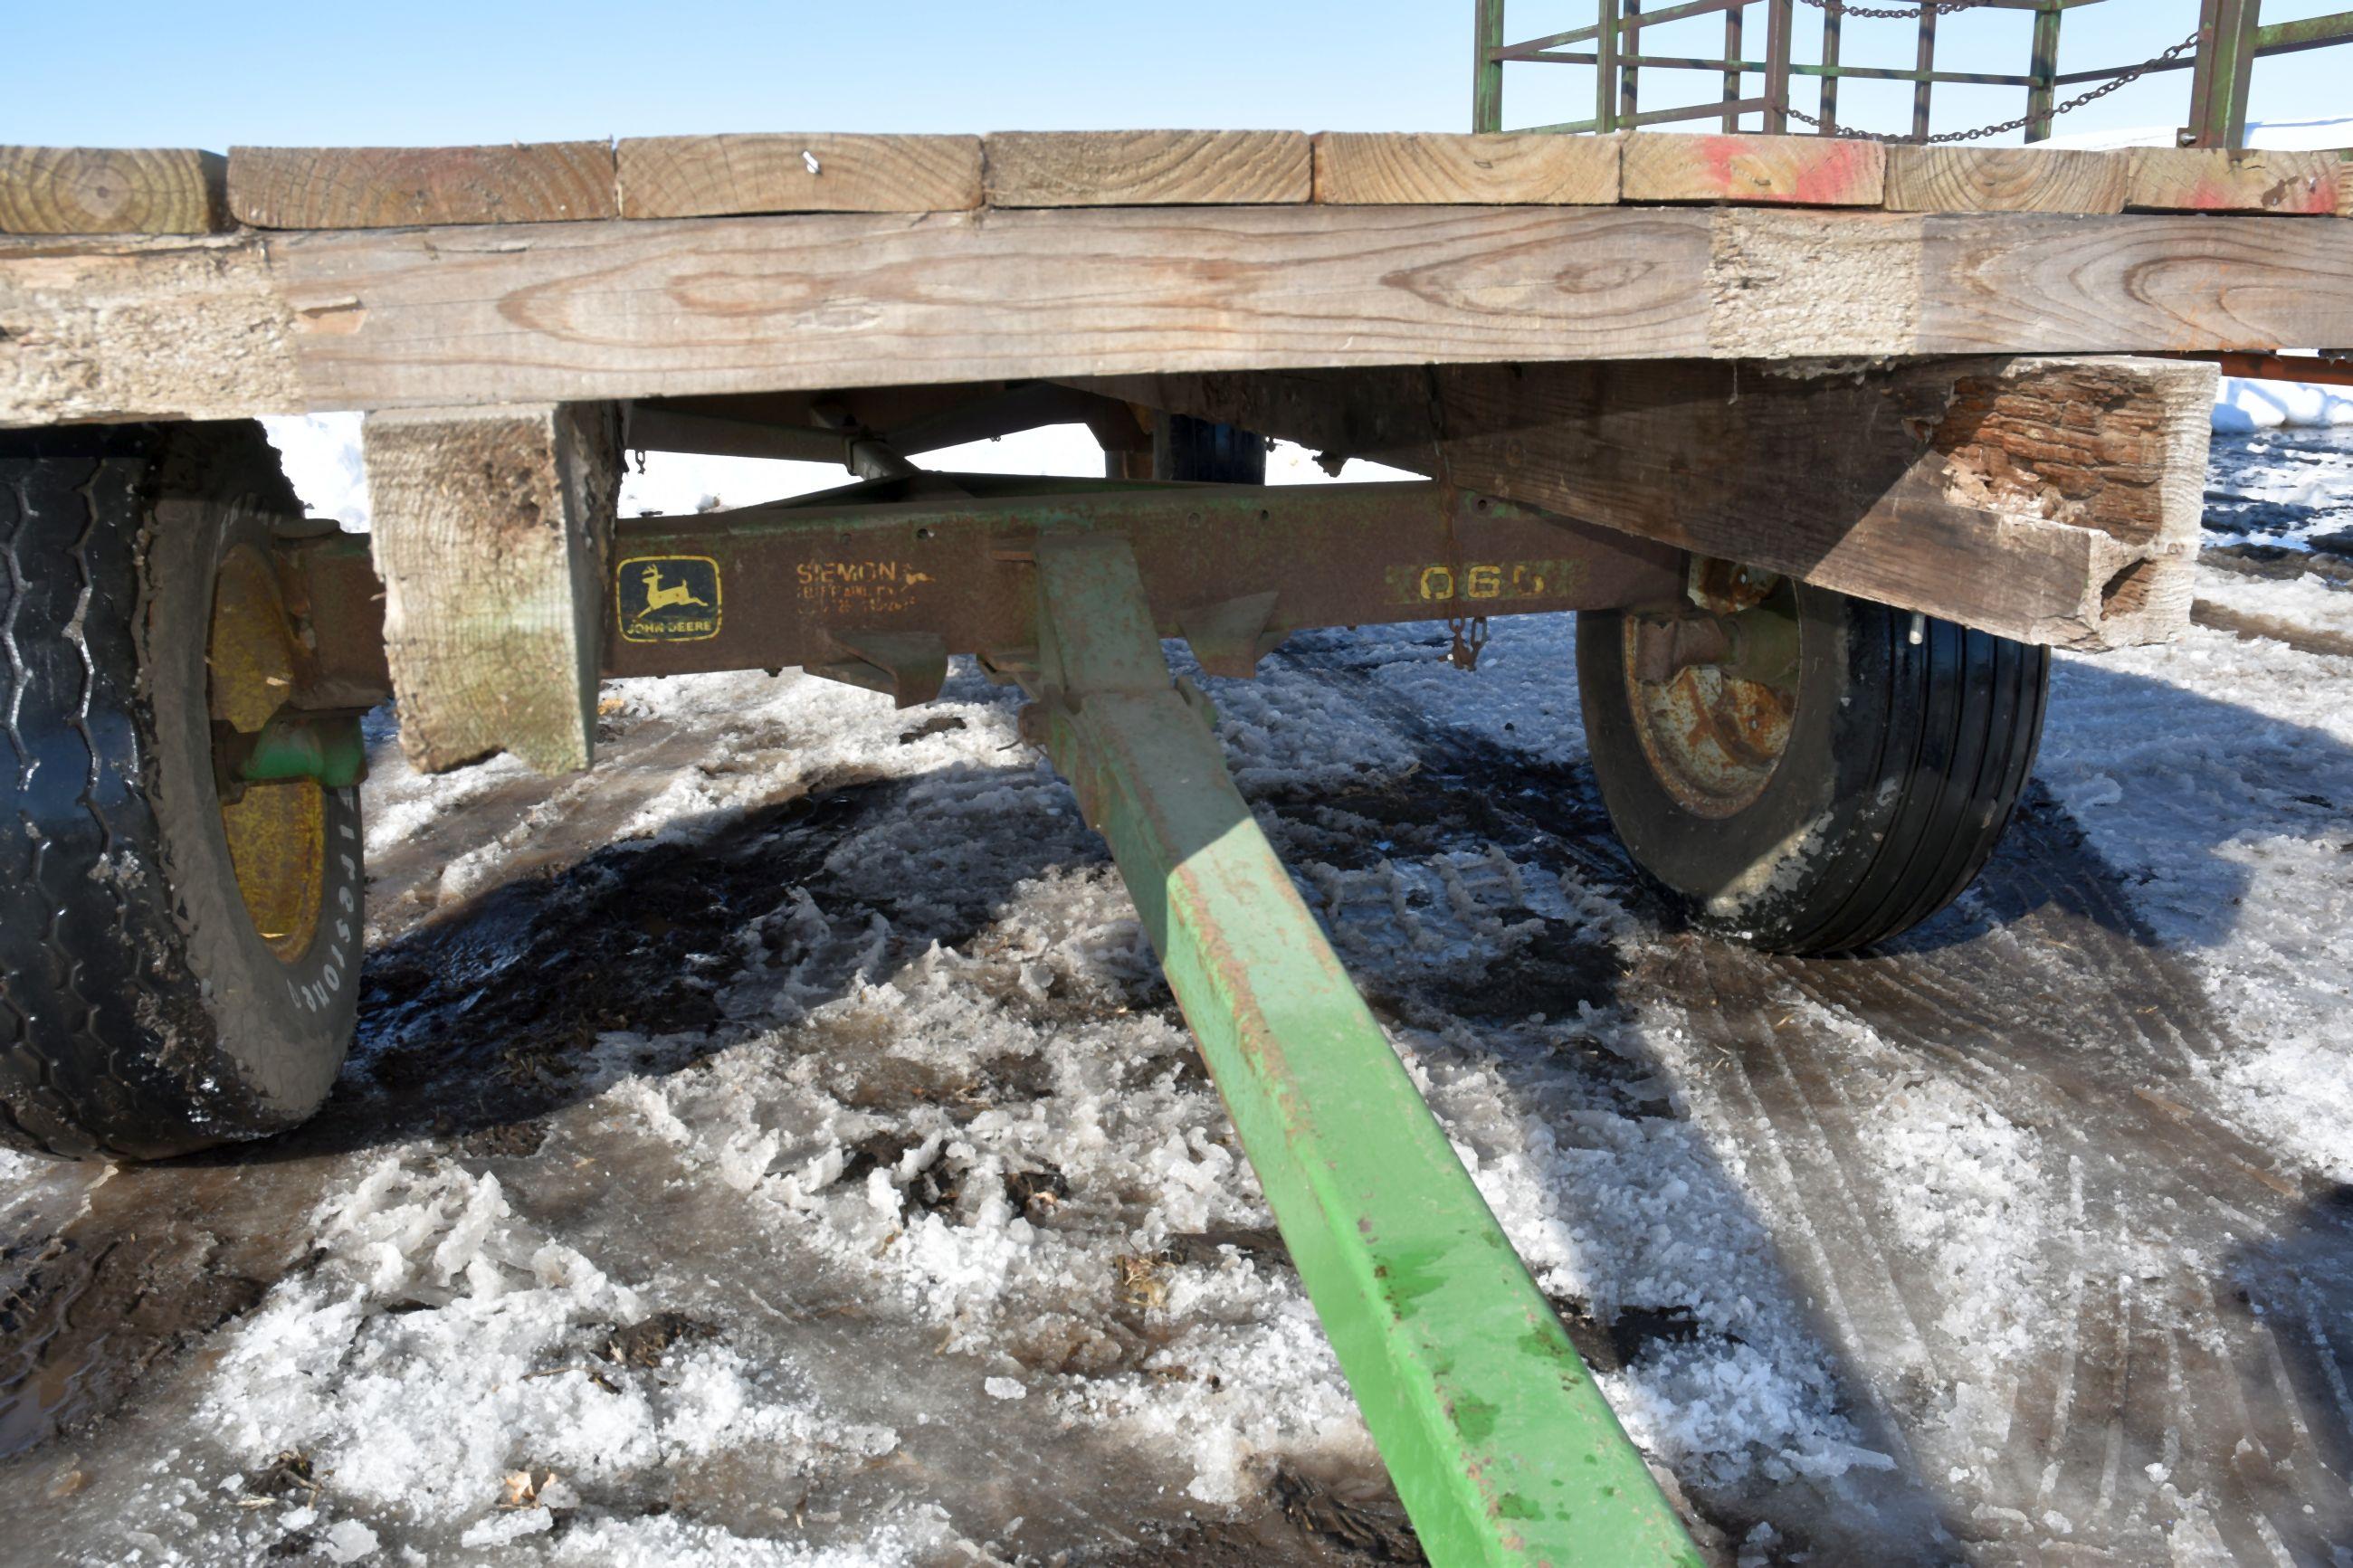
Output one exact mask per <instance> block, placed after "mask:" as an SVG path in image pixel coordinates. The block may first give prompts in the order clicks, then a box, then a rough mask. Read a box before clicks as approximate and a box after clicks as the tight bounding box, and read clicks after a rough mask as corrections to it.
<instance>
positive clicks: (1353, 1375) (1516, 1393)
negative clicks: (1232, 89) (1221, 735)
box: [1022, 534, 1700, 1568]
mask: <svg viewBox="0 0 2353 1568" xmlns="http://www.w3.org/2000/svg"><path fill="white" fill-rule="evenodd" d="M1036 568H1037V574H1038V593H1039V616H1038V626H1039V645H1040V646H1039V650H1038V658H1037V663H1036V666H1035V668H1032V669H1029V670H1025V671H1023V672H1022V680H1023V684H1024V686H1025V687H1026V688H1027V689H1029V693H1030V695H1031V696H1032V697H1033V698H1035V699H1036V702H1037V706H1036V707H1035V708H1034V709H1033V710H1031V711H1029V713H1026V714H1025V715H1024V721H1025V731H1026V732H1028V733H1030V734H1032V735H1035V736H1036V737H1037V738H1039V739H1040V740H1042V741H1043V742H1044V743H1045V745H1046V748H1047V750H1048V751H1049V752H1050V754H1051V755H1052V757H1053V759H1054V762H1055V764H1056V765H1057V766H1058V767H1059V768H1060V770H1061V772H1062V773H1063V775H1064V776H1065V777H1067V778H1069V779H1070V780H1071V784H1073V786H1074V787H1075V788H1076V789H1077V791H1078V796H1079V804H1080V807H1081V809H1082V811H1083V812H1084V813H1085V815H1086V818H1087V820H1088V822H1090V823H1091V824H1092V825H1093V826H1095V827H1096V828H1097V830H1098V831H1100V832H1101V833H1102V834H1103V837H1104V838H1105V839H1106V840H1108V841H1109V843H1110V845H1111V849H1112V855H1113V858H1114V859H1115V860H1116V861H1117V863H1118V865H1119V869H1120V873H1121V875H1122V876H1123V877H1124V878H1125V879H1126V881H1127V886H1128V889H1129V890H1130V892H1131V893H1132V894H1133V895H1134V899H1135V904H1136V909H1137V911H1138V913H1139V914H1140V915H1141V916H1142V918H1143V921H1144V924H1145V929H1146V930H1147V931H1149V932H1150V934H1151V937H1152V942H1153V945H1154V947H1155V949H1157V950H1158V952H1159V954H1160V958H1161V962H1162V963H1163V965H1164V966H1165V968H1166V972H1167V975H1168V983H1169V986H1170V989H1172V990H1173V991H1174V992H1175V993H1176V999H1177V1002H1178V1003H1179V1005H1182V1007H1183V1008H1184V1011H1185V1017H1186V1020H1187V1022H1188V1023H1189V1024H1190V1025H1191V1026H1192V1028H1193V1032H1194V1035H1195V1037H1197V1038H1198V1040H1199V1042H1200V1046H1201V1053H1202V1055H1203V1057H1204V1058H1206V1059H1207V1061H1208V1067H1209V1070H1210V1073H1211V1076H1212V1077H1214V1078H1215V1079H1216V1080H1217V1084H1218V1089H1219V1092H1220V1093H1221V1094H1222V1095H1223V1096H1224V1098H1225V1102H1226V1107H1227V1110H1228V1111H1229V1113H1230V1114H1231V1115H1232V1117H1233V1120H1234V1125H1235V1128H1236V1129H1237V1131H1239V1132H1240V1135H1241V1140H1242V1145H1243V1148H1244V1149H1245V1151H1246V1152H1248V1153H1249V1155H1250V1163H1251V1165H1252V1166H1253V1167H1254V1168H1255V1169H1256V1170H1257V1172H1258V1175H1259V1180H1260V1182H1261V1184H1262V1185H1263V1186H1264V1187H1265V1189H1266V1194H1267V1200H1268V1202H1269V1204H1270V1205H1271V1206H1272V1207H1273V1210H1274V1215H1275V1219H1276V1221H1277V1222H1278V1223H1279V1224H1280V1226H1282V1236H1283V1239H1284V1241H1285V1242H1286V1243H1287V1244H1288V1245H1289V1246H1290V1248H1291V1251H1292V1255H1293V1258H1295V1259H1296V1260H1297V1262H1298V1265H1299V1273H1300V1278H1301V1279H1302V1280H1303V1282H1304V1284H1305V1285H1306V1288H1307V1293H1308V1296H1309V1298H1310V1299H1311V1300H1313V1301H1314V1305H1315V1310H1316V1312H1317V1315H1318V1316H1319V1317H1320V1318H1321V1319H1322V1320H1323V1323H1324V1332H1325V1333H1326V1334H1327V1335H1328V1336H1329V1337H1330V1339H1331V1342H1332V1345H1333V1348H1334V1350H1335V1352H1338V1355H1339V1358H1340V1364H1341V1366H1342V1368H1343V1369H1344V1370H1345V1372H1346V1373H1347V1375H1348V1381H1349V1385H1350V1387H1351V1388H1352V1389H1353V1391H1354V1392H1355V1394H1356V1403H1357V1405H1358V1406H1359V1407H1360V1408H1361V1409H1362V1410H1363V1412H1364V1415H1365V1421H1366V1425H1367V1426H1370V1427H1371V1429H1372V1433H1373V1436H1374V1439H1375V1440H1376V1441H1377V1443H1378V1444H1379V1446H1380V1450H1381V1454H1382V1458H1384V1459H1385V1460H1386V1461H1387V1463H1388V1468H1389V1472H1390V1474H1391V1475H1392V1476H1393V1477H1394V1478H1395V1479H1396V1481H1397V1487H1398V1495H1399V1496H1400V1497H1401V1498H1402V1499H1403V1500H1404V1501H1405V1505H1406V1510H1407V1511H1408V1512H1409V1514H1410V1515H1411V1516H1412V1519H1413V1523H1414V1528H1415V1530H1416V1531H1418V1532H1419V1535H1420V1538H1421V1542H1422V1544H1423V1547H1424V1548H1425V1550H1427V1551H1428V1552H1429V1553H1430V1560H1431V1561H1432V1562H1434V1563H1440V1564H1441V1565H1447V1568H1451V1565H1453V1564H1461V1563H1525V1564H1536V1563H1546V1564H1552V1565H1555V1568H1565V1565H1567V1564H1572V1563H1584V1564H1593V1565H1596V1568H1600V1565H1604V1564H1607V1565H1609V1568H1631V1565H1644V1564H1667V1563H1674V1564H1692V1565H1694V1568H1696V1565H1697V1564H1698V1563H1699V1562H1700V1557H1699V1554H1698V1552H1696V1550H1695V1549H1694V1547H1693V1545H1692V1543H1691V1542H1690V1539H1689V1538H1688V1536H1687V1535H1686V1534H1685V1533H1684V1531H1683V1526H1682V1524H1681V1522H1680V1521H1678V1520H1677V1519H1676V1517H1675V1514H1674V1510H1672V1508H1671V1507H1670V1506H1669V1505H1668V1503H1667V1501H1666V1499H1665V1498H1664V1496H1663V1495H1662V1493H1661V1492H1660V1490H1659V1488H1658V1485H1657V1484H1656V1482H1654V1481H1653V1480H1652V1479H1651V1474H1650V1471H1649V1468H1648V1467H1647V1466H1646V1465H1645V1464H1644V1463H1643V1460H1642V1458H1641V1454H1640V1453H1638V1452H1637V1451H1636V1450H1635V1448H1634V1446H1633V1445H1632V1444H1631V1443H1630V1442H1629V1441H1628V1440H1627V1437H1626V1436H1625V1434H1624V1432H1623V1431H1622V1430H1620V1427H1619V1425H1618V1422H1617V1419H1616V1417H1615V1416H1614V1415H1612V1414H1611V1413H1610V1410H1609V1405H1608V1404H1607V1403H1606V1402H1604V1400H1603V1399H1602V1397H1601V1394H1600V1391H1599V1389H1598V1388H1597V1387H1596V1386H1595V1384H1594V1382H1593V1378H1592V1376H1591V1374H1590V1373H1588V1371H1587V1370H1586V1368H1585V1365H1584V1363H1582V1362H1580V1361H1579V1360H1578V1359H1577V1352H1576V1351H1575V1350H1574V1349H1573V1348H1572V1347H1571V1345H1570V1343H1569V1341H1568V1336H1567V1333H1566V1331H1564V1330H1563V1329H1562V1328H1561V1325H1560V1322H1559V1321H1558V1319H1557V1318H1556V1317H1555V1316H1554V1314H1553V1311H1552V1309H1551V1307H1550V1306H1549V1305H1548V1304H1547V1303H1546V1300H1544V1298H1543V1296H1542V1295H1541V1294H1539V1293H1538V1291H1537V1289H1536V1286H1535V1281H1534V1280H1533V1279H1530V1278H1529V1275H1528V1272H1527V1269H1526V1268H1525V1265H1523V1264H1522V1263H1521V1262H1520V1259H1519V1258H1518V1256H1517V1255H1516V1254H1515V1253H1514V1251H1513V1250H1512V1245H1511V1243H1510V1241H1509V1240H1507V1239H1506V1238H1505V1237H1504V1233H1503V1230H1502V1228H1501V1227H1500V1226H1498V1225H1497V1224H1496V1223H1495V1218H1494V1215H1492V1214H1491V1213H1490V1212H1489V1211H1488V1209H1487V1205H1486V1204H1485V1202H1484V1201H1483V1200H1482V1198H1481V1197H1480V1195H1479V1192H1478V1189H1477V1188H1476V1187H1475V1186H1474V1185H1473V1184H1472V1181H1471V1177H1470V1174H1469V1173H1468V1172H1466V1171H1465V1170H1464V1169H1463V1168H1462V1165H1461V1162H1460V1161H1458V1160H1457V1159H1456V1158H1455V1155H1454V1152H1453V1149H1452V1147H1451V1145H1450V1144H1449V1143H1448V1142H1447V1139H1446V1134H1445V1132H1444V1131H1443V1130H1442V1129H1441V1128H1440V1126H1439V1124H1438V1121H1437V1119H1436V1118H1435V1117H1433V1116H1432V1115H1431V1114H1430V1109H1429V1107H1428V1106H1427V1105H1425V1104H1424V1103H1423V1102H1422V1100H1421V1097H1420V1095H1419V1093H1418V1092H1417V1091H1416V1090H1415V1089H1414V1087H1413V1081H1412V1079H1410V1078H1409V1077H1408V1076H1407V1074H1406V1071H1405V1068H1404V1067H1403V1066H1402V1065H1401V1064H1400V1063H1399V1062H1398V1058H1397V1057H1396V1055H1395V1053H1394V1052H1392V1051H1391V1050H1390V1048H1389V1045H1388V1041H1387V1039H1385V1038H1384V1037H1382V1034H1381V1030H1380V1026H1379V1025H1378V1024H1377V1023H1376V1022H1375V1021H1374V1019H1373V1016H1372V1015H1371V1013H1370V1012H1369V1011H1368V1010H1367V1009H1366V1006H1365V1004H1364V1002H1363V1000H1362V999H1361V998H1360V997H1359V996H1358V995H1357V994H1356V987H1355V985H1354V984H1352V983H1351V982H1350V981H1349V979H1348V976H1347V973H1346V972H1345V970H1344V969H1343V968H1342V966H1341V963H1340V960H1339V956H1338V955H1337V954H1336V953H1335V952H1333V951H1332V948H1331V945H1330V944H1329V943H1328V942H1326V941H1325V940H1324V935H1323V933H1322V931H1320V930H1319V929H1318V928H1317V926H1316V924H1315V921H1314V917H1313V916H1312V915H1310V914H1309V912H1308V910H1307V907H1306V905H1305V904H1304V903H1303V902H1302V901H1301V900H1300V898H1299V895H1298V893H1297V892H1296V890H1294V889H1293V887H1292V883H1291V879H1290V877H1289V875H1288V874H1287V873H1286V872H1285V871H1284V869H1283V868H1282V862H1281V861H1280V860H1279V859H1278V858H1276V856H1275V854H1274V851H1273V849H1272V847H1271V846H1270V845H1269V844H1268V843H1267V841H1266V838H1265V837H1264V835H1263V834H1261V832H1260V831H1259V828H1258V826H1257V823H1256V822H1255V820H1254V819H1253V818H1252V817H1251V815H1250V807H1249V806H1248V805H1246V804H1245V803H1244V802H1243V800H1242V798H1241V795H1240V794H1239V793H1238V792H1237V791H1236V790H1235V788H1234V785H1233V781H1232V780H1231V778H1229V776H1228V774H1227V773H1226V767H1225V760H1224V756H1223V754H1222V752H1220V751H1219V747H1218V743H1217V741H1216V738H1215V736H1214V734H1213V733H1212V731H1211V723H1210V719H1211V716H1210V713H1209V710H1208V700H1207V699H1205V698H1203V697H1202V696H1201V694H1200V693H1199V692H1198V691H1196V690H1194V689H1192V688H1191V687H1190V685H1189V684H1187V685H1184V686H1178V685H1174V684H1172V683H1171V681H1170V679H1169V676H1168V669H1167V666H1166V662H1165V661H1164V660H1163V658H1162V656H1161V652H1160V640H1159V637H1158V635H1157V633H1156V632H1155V629H1154V626H1153V622H1152V617H1151V614H1150V611H1149V609H1148V608H1147V606H1146V603H1145V595H1144V588H1143V583H1142V579H1141V577H1140V575H1139V574H1138V572H1137V569H1136V564H1135V558H1134V554H1133V552H1131V550H1130V549H1129V547H1128V545H1127V543H1126V542H1124V540H1122V539H1119V538H1117V537H1104V536H1101V535H1095V536H1082V535H1075V534H1073V535H1063V536H1055V535H1048V536H1047V537H1045V538H1042V539H1040V540H1039V544H1038V549H1037V552H1036Z"/></svg>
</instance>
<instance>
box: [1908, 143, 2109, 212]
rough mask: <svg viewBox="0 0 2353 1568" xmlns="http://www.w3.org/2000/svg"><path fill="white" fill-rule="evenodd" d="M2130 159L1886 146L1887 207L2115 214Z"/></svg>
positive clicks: (2065, 151) (2032, 150) (2039, 150)
mask: <svg viewBox="0 0 2353 1568" xmlns="http://www.w3.org/2000/svg"><path fill="white" fill-rule="evenodd" d="M2129 163H2130V160H2129V159H2127V158H2126V156H2125V155H2124V154H2122V153H2088V152H2079V151H2076V150H2074V149H2072V148H2055V147H1904V146H1891V147H1889V148H1888V149H1887V207H1888V210H1890V211H1891V212H1907V213H1957V212H2011V213H2101V214H2106V213H2119V212H2122V211H2124V209H2125V185H2126V177H2127V173H2128V167H2129Z"/></svg>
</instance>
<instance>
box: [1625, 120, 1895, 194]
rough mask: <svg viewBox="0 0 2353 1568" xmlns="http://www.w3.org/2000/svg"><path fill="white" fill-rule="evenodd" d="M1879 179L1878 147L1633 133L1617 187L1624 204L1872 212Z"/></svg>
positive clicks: (1809, 139) (1882, 153)
mask: <svg viewBox="0 0 2353 1568" xmlns="http://www.w3.org/2000/svg"><path fill="white" fill-rule="evenodd" d="M1886 173H1887V149H1886V147H1885V146H1884V145H1883V143H1881V142H1863V141H1849V140H1843V139H1841V138H1838V137H1830V136H1752V135H1746V134H1733V135H1709V136H1699V135H1689V134H1684V133H1682V132H1658V131H1638V132H1634V133H1633V134H1632V135H1630V136H1628V137H1627V138H1626V149H1625V153H1624V158H1623V164H1622V174H1621V188H1622V193H1623V196H1624V199H1625V200H1627V201H1629V202H1741V203H1769V204H1783V203H1786V204H1790V205H1799V206H1844V207H1875V206H1877V205H1880V203H1881V201H1882V200H1883V198H1884V195H1885V190H1886Z"/></svg>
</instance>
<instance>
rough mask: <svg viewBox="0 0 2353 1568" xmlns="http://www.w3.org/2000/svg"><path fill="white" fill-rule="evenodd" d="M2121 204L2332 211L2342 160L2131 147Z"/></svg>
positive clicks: (2318, 155) (2248, 210) (2188, 208)
mask: <svg viewBox="0 0 2353 1568" xmlns="http://www.w3.org/2000/svg"><path fill="white" fill-rule="evenodd" d="M2343 168H2344V163H2343V161H2342V160H2341V159H2339V158H2338V157H2337V154H2336V153H2274V152H2264V151H2244V152H2232V151H2230V150H2228V149H2224V148H2221V147H2135V148H2133V149H2131V151H2130V152H2128V153H2126V190H2125V205H2126V206H2131V207H2140V208H2145V209H2147V210H2149V211H2153V212H2208V213H2277V214H2304V215H2306V216H2316V215H2317V216H2333V215H2334V214H2335V213H2336V211H2337V195H2338V192H2339V189H2340V174H2341V171H2342V170H2343Z"/></svg>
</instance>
